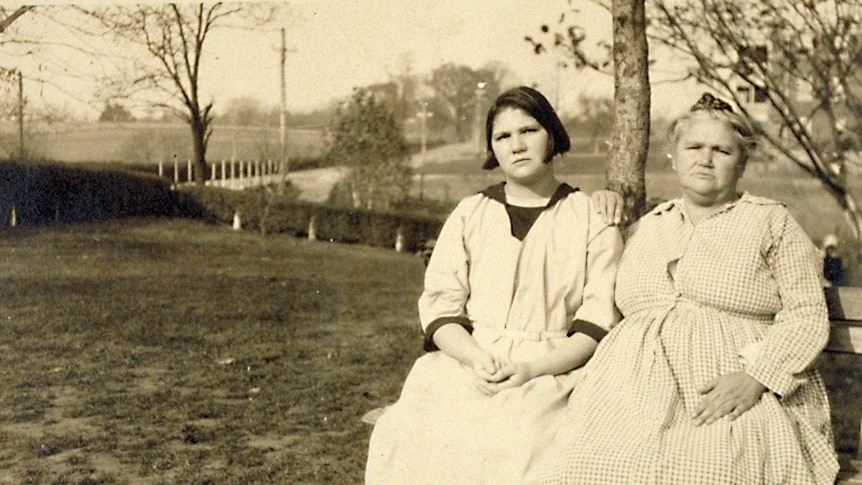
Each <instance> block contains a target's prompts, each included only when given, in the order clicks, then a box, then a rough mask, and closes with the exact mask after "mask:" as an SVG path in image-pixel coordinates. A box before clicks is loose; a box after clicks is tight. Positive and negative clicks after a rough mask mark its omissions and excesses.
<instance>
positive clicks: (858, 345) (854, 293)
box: [824, 287, 862, 485]
mask: <svg viewBox="0 0 862 485" xmlns="http://www.w3.org/2000/svg"><path fill="white" fill-rule="evenodd" d="M826 304H827V305H828V307H829V320H830V321H831V323H832V331H831V335H830V337H829V344H828V345H827V346H826V355H824V378H825V379H826V383H827V388H828V389H829V398H830V405H831V407H832V416H833V427H834V428H836V429H837V428H838V426H845V427H847V426H853V427H854V428H855V430H856V431H857V432H859V433H860V434H859V435H858V436H855V438H856V439H855V443H856V446H855V450H852V451H851V450H849V449H848V448H850V447H847V446H842V444H841V443H840V442H839V443H838V452H839V457H840V460H841V472H840V474H839V475H838V482H837V483H839V484H842V485H851V484H858V485H862V431H860V421H862V396H860V395H859V394H860V392H858V391H856V392H855V394H856V396H852V398H851V399H849V400H848V395H850V394H854V392H851V391H853V390H851V389H849V388H850V387H853V388H854V390H855V388H860V389H862V380H859V381H858V382H857V379H856V376H855V374H856V373H858V372H854V374H851V375H847V373H846V372H843V371H842V369H841V365H842V363H843V365H844V367H845V369H844V370H846V369H848V368H850V367H853V368H856V369H857V370H858V369H859V367H860V364H862V361H860V360H859V356H860V355H862V287H859V288H856V287H853V288H850V287H839V288H828V289H826ZM842 354H843V355H842ZM851 354H856V355H851ZM839 361H840V362H839ZM829 374H833V375H829ZM836 374H837V375H836ZM860 374H862V373H860ZM842 379H843V381H842ZM846 383H853V384H854V385H853V386H846V385H845V384H846ZM836 417H839V418H845V419H846V420H847V421H849V422H844V423H837V422H836Z"/></svg>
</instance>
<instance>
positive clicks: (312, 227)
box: [308, 216, 317, 241]
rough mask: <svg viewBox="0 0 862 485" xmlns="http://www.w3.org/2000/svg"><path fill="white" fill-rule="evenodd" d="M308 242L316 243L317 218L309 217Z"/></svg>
mask: <svg viewBox="0 0 862 485" xmlns="http://www.w3.org/2000/svg"><path fill="white" fill-rule="evenodd" d="M308 240H309V241H317V216H311V219H309V220H308Z"/></svg>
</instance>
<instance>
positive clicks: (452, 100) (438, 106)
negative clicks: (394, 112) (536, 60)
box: [429, 63, 503, 141]
mask: <svg viewBox="0 0 862 485" xmlns="http://www.w3.org/2000/svg"><path fill="white" fill-rule="evenodd" d="M502 74H503V73H502V72H501V71H500V70H495V69H492V68H483V69H478V70H474V69H471V68H469V67H467V66H463V65H458V64H453V63H446V64H443V65H441V66H440V67H438V68H436V69H434V70H433V71H432V72H431V79H430V81H429V84H430V85H431V87H432V89H433V90H434V94H435V98H434V100H433V102H432V103H429V108H431V110H432V112H433V113H434V118H432V119H431V122H432V124H435V125H440V124H441V123H451V124H452V126H454V128H455V136H456V137H457V138H458V139H459V140H460V141H465V140H467V139H469V138H470V135H471V130H472V128H473V127H475V126H477V124H478V123H480V122H482V123H483V120H477V119H476V116H477V114H479V115H484V112H485V111H487V109H486V108H487V106H488V105H490V102H491V101H492V100H494V99H495V98H496V97H497V95H499V94H500V84H501V77H502Z"/></svg>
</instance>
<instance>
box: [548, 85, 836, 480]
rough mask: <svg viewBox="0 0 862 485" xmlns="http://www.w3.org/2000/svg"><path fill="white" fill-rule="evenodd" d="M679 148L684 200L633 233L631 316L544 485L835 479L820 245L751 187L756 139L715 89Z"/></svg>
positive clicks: (582, 397) (592, 376)
mask: <svg viewBox="0 0 862 485" xmlns="http://www.w3.org/2000/svg"><path fill="white" fill-rule="evenodd" d="M670 139H671V143H672V161H673V166H674V170H675V172H676V174H677V177H678V180H679V185H680V189H681V197H680V198H678V199H675V200H672V201H669V202H667V203H664V204H661V205H659V206H658V207H657V208H656V209H655V210H653V211H651V212H650V213H648V214H647V215H645V216H644V217H643V218H641V219H640V221H638V222H637V223H636V225H635V226H634V227H633V228H632V229H634V230H633V234H632V235H630V236H629V237H628V239H627V241H626V248H625V252H624V254H623V256H622V260H621V261H620V268H619V274H618V277H617V285H616V302H617V305H618V307H619V309H620V311H621V312H622V314H623V316H624V319H623V320H622V321H621V322H620V324H619V325H617V326H616V327H615V328H614V330H613V331H612V332H610V334H609V335H608V336H607V338H606V339H605V340H603V341H602V344H601V345H600V346H599V348H598V349H597V350H596V353H595V355H594V356H593V358H592V359H591V360H590V363H589V365H587V366H586V368H584V369H583V372H582V373H581V375H582V377H583V378H582V380H581V381H579V382H578V386H577V391H576V392H575V393H573V394H572V398H571V400H570V401H569V411H568V414H567V416H566V418H565V420H564V422H563V423H562V425H561V426H560V427H559V431H558V434H557V437H556V439H555V441H554V445H553V447H552V450H551V451H550V452H549V453H548V455H547V460H546V462H545V466H544V467H543V477H542V478H543V479H542V483H557V484H572V483H577V484H608V485H611V484H613V485H618V484H633V485H634V484H638V485H639V484H644V483H650V484H686V485H689V484H704V485H712V484H719V483H721V484H724V483H727V484H737V483H738V484H817V485H827V484H832V483H834V481H835V476H836V474H837V472H838V462H837V460H836V457H835V452H834V449H833V443H832V431H831V427H830V420H829V406H828V403H827V398H826V390H825V388H824V384H823V381H822V379H821V378H820V375H819V374H818V372H817V370H816V369H815V367H814V363H815V362H816V359H817V357H818V356H819V354H820V352H821V351H822V350H823V347H824V346H825V345H826V341H827V339H828V337H829V321H828V317H827V312H826V304H825V302H824V296H823V290H822V288H821V286H820V270H819V268H820V261H819V255H818V253H817V249H816V248H815V247H814V245H813V244H812V243H811V241H810V240H809V239H808V237H807V236H806V235H805V233H804V232H803V230H802V228H801V227H800V226H799V225H798V224H797V223H796V221H795V220H794V219H793V218H792V217H791V216H790V214H789V213H788V212H787V209H786V208H785V207H784V206H783V205H782V204H780V203H778V202H775V201H773V200H769V199H764V198H761V197H755V196H752V195H750V194H747V193H745V194H740V193H739V192H738V191H737V184H738V182H739V179H740V177H742V174H743V171H744V169H745V164H746V162H747V160H748V157H749V154H750V152H751V150H752V148H753V146H754V142H755V138H754V130H753V129H752V126H751V124H750V123H749V121H748V120H747V119H746V118H744V117H742V116H740V115H739V114H737V113H735V112H734V111H733V109H732V107H731V106H730V105H728V104H727V103H725V102H723V101H721V100H718V99H716V98H714V97H712V96H711V95H708V94H707V95H704V96H703V97H702V98H701V99H700V101H698V102H697V103H696V104H695V105H694V106H693V107H692V108H691V110H690V111H689V112H688V113H686V114H685V115H683V116H682V117H681V118H679V119H678V120H677V121H675V122H674V123H673V124H672V125H671V129H670Z"/></svg>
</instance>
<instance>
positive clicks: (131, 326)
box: [0, 219, 862, 485]
mask: <svg viewBox="0 0 862 485" xmlns="http://www.w3.org/2000/svg"><path fill="white" fill-rule="evenodd" d="M423 270H424V268H423V266H422V262H421V260H420V259H419V258H418V257H415V256H412V255H405V254H399V253H395V252H394V251H391V250H385V249H373V248H366V247H358V246H345V245H336V244H327V243H310V242H308V241H304V240H300V239H295V238H292V237H286V236H268V237H262V236H260V235H258V234H255V233H249V232H235V231H232V230H230V229H228V228H226V227H224V226H214V225H206V224H203V223H199V222H195V221H187V220H151V219H143V220H141V219H139V220H128V221H121V222H107V223H98V224H87V225H80V226H55V227H46V228H16V229H6V230H4V231H0V275H2V278H3V281H2V284H0V320H2V326H0V382H3V386H2V388H0V484H7V483H9V484H18V483H33V484H40V485H42V484H97V483H98V484H184V483H188V484H208V483H209V484H228V485H230V484H237V485H239V484H280V483H285V484H288V483H289V484H312V483H313V484H318V483H320V484H323V483H327V484H358V483H362V474H363V469H364V463H365V457H366V450H367V444H368V436H369V434H370V432H371V427H370V426H369V425H367V424H363V423H362V422H361V421H360V417H361V416H362V415H363V414H364V413H365V412H367V411H369V410H371V409H373V408H376V407H379V406H381V405H384V404H387V403H389V402H391V401H392V400H393V399H394V398H395V397H396V396H397V395H398V392H399V391H400V388H401V385H402V383H403V380H404V377H405V376H406V374H407V371H408V370H409V368H410V365H411V364H412V362H413V360H414V359H415V358H416V357H417V356H418V355H419V354H420V352H421V349H420V346H421V335H420V331H419V328H418V325H417V323H416V320H417V316H416V299H417V297H418V295H419V292H420V290H421V279H422V272H423ZM844 357H845V356H837V357H835V356H826V357H825V358H824V363H825V367H826V369H827V370H828V371H829V372H828V373H827V374H828V375H827V382H828V383H829V386H830V388H831V390H832V399H833V402H834V403H843V406H841V407H840V410H839V411H838V412H837V413H836V414H837V417H838V418H840V419H839V420H838V421H836V434H837V436H838V438H839V447H841V448H842V449H843V450H846V451H853V450H854V448H855V440H856V439H857V438H858V433H859V430H858V427H856V426H857V423H858V413H859V407H858V405H857V404H858V403H859V402H860V400H862V392H860V391H862V372H860V371H862V362H860V361H859V359H856V360H849V359H845V358H844ZM854 358H855V357H854ZM853 403H857V404H853ZM854 414H855V415H856V416H854ZM854 417H855V419H856V421H852V420H853V419H854ZM621 439H624V437H621Z"/></svg>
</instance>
